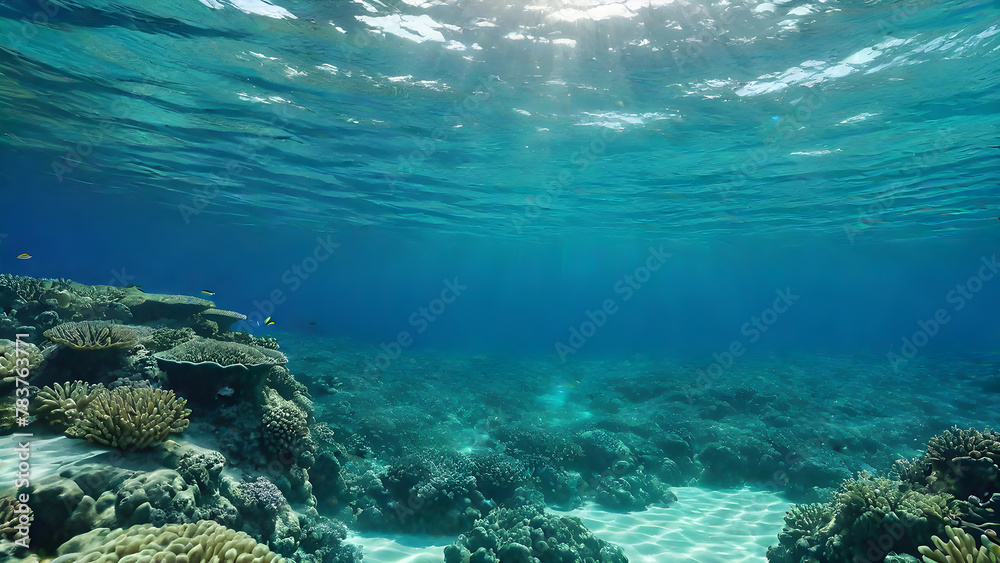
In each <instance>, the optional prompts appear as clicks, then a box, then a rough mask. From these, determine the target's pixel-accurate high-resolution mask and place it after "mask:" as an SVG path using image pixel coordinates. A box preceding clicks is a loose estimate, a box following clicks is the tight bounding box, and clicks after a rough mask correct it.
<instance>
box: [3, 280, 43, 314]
mask: <svg viewBox="0 0 1000 563" xmlns="http://www.w3.org/2000/svg"><path fill="white" fill-rule="evenodd" d="M41 286H42V281H41V280H38V279H35V278H29V277H24V276H14V275H11V274H0V308H4V309H6V308H9V307H10V304H11V303H13V302H14V300H16V299H21V300H23V301H31V300H32V299H34V298H35V295H36V294H37V293H38V291H39V289H40V288H41Z"/></svg>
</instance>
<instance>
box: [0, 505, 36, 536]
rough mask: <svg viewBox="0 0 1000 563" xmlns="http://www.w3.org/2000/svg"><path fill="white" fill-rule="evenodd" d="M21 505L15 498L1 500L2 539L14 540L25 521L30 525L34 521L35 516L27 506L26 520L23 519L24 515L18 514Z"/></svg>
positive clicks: (0, 523)
mask: <svg viewBox="0 0 1000 563" xmlns="http://www.w3.org/2000/svg"><path fill="white" fill-rule="evenodd" d="M19 504H20V503H18V502H17V499H15V498H14V497H2V498H0V538H6V539H13V538H14V537H15V536H16V535H17V534H18V533H19V532H18V531H17V527H18V526H21V525H23V523H24V522H25V521H26V522H27V523H29V524H30V523H31V522H32V521H34V519H35V517H34V514H33V513H32V512H31V508H30V507H28V506H27V505H24V506H25V507H27V508H28V512H27V514H26V520H25V519H23V518H22V514H19V513H18V512H17V508H18V505H19Z"/></svg>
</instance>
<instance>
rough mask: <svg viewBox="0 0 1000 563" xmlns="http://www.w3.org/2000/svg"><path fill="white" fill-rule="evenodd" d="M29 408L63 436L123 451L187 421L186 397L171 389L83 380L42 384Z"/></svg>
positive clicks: (158, 439)
mask: <svg viewBox="0 0 1000 563" xmlns="http://www.w3.org/2000/svg"><path fill="white" fill-rule="evenodd" d="M36 403H38V406H37V407H36V408H35V410H34V412H35V413H36V414H40V415H43V416H44V417H45V418H46V419H47V420H48V421H49V423H50V424H53V425H60V426H65V427H66V430H65V432H66V435H68V436H72V437H75V438H84V439H86V440H87V441H89V442H97V443H100V444H104V445H105V446H111V447H114V448H119V449H123V450H132V449H142V448H146V447H148V446H150V445H152V444H155V443H158V442H162V441H163V440H166V439H167V436H169V435H170V434H178V433H180V432H183V431H184V429H185V428H187V426H188V419H187V417H188V415H190V414H191V411H190V410H189V409H186V408H184V406H185V403H186V401H185V400H184V399H178V398H177V397H176V396H175V395H174V392H173V391H167V390H163V389H149V388H145V389H143V388H132V387H119V388H117V389H113V390H110V391H109V390H108V389H106V388H105V387H104V386H103V385H94V386H89V385H87V384H86V383H83V382H79V381H77V382H73V383H66V384H64V385H59V384H58V383H57V384H56V385H55V387H54V388H52V387H45V388H43V389H42V390H41V391H39V393H38V396H37V397H36Z"/></svg>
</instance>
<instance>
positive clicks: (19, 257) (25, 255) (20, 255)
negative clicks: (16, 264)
mask: <svg viewBox="0 0 1000 563" xmlns="http://www.w3.org/2000/svg"><path fill="white" fill-rule="evenodd" d="M28 258H31V255H30V254H18V255H17V259H18V260H27V259H28Z"/></svg>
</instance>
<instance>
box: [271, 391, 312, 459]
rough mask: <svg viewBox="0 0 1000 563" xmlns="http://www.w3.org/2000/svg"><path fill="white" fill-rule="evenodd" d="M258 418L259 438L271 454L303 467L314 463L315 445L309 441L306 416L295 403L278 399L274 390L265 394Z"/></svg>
mask: <svg viewBox="0 0 1000 563" xmlns="http://www.w3.org/2000/svg"><path fill="white" fill-rule="evenodd" d="M267 395H268V398H267V403H266V404H265V406H264V412H263V416H262V418H261V439H262V440H263V445H264V448H265V450H266V451H267V452H269V453H270V454H271V455H273V456H275V457H277V458H278V459H280V460H286V462H291V461H294V462H296V463H299V465H302V466H303V467H307V468H308V467H309V466H311V465H312V462H313V453H314V452H315V450H316V445H315V444H314V443H313V442H312V439H311V436H310V433H309V426H308V424H307V420H308V419H307V415H306V413H305V412H303V411H302V409H301V408H299V407H298V406H297V405H296V404H295V403H293V402H291V401H288V400H285V399H283V398H281V397H280V396H279V395H278V393H277V392H270V393H268V394H267Z"/></svg>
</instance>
